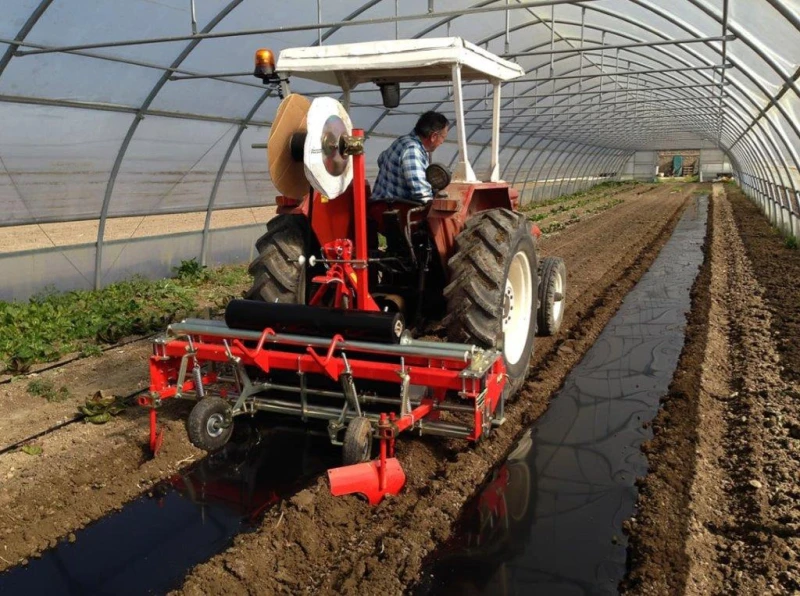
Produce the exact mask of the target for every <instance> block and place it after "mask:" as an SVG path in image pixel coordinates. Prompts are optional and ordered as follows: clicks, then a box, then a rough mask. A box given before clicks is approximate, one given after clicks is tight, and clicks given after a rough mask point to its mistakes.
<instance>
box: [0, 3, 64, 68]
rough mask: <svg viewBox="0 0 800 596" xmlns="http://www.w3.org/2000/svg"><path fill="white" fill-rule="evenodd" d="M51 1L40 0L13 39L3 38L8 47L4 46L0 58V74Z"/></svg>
mask: <svg viewBox="0 0 800 596" xmlns="http://www.w3.org/2000/svg"><path fill="white" fill-rule="evenodd" d="M52 3H53V0H42V1H41V2H40V3H39V5H38V6H37V7H36V8H35V9H34V10H33V11H31V14H30V16H29V17H28V20H26V21H25V24H24V25H22V27H21V28H20V30H19V31H17V34H16V36H14V39H13V40H3V41H4V42H5V43H7V44H8V48H6V51H5V53H4V54H3V57H2V58H0V76H2V74H3V71H4V70H5V69H6V66H8V63H9V62H11V58H12V57H13V56H14V53H15V52H16V51H17V50H18V49H19V46H20V45H22V44H21V42H22V41H23V40H24V39H25V38H26V37H27V36H28V33H30V32H31V29H33V27H34V25H36V23H38V22H39V19H41V18H42V15H43V14H44V13H45V11H46V10H47V9H48V8H49V7H50V5H51V4H52Z"/></svg>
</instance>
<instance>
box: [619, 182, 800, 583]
mask: <svg viewBox="0 0 800 596" xmlns="http://www.w3.org/2000/svg"><path fill="white" fill-rule="evenodd" d="M710 221H711V224H710V230H709V232H710V234H709V239H708V241H707V245H706V262H705V265H704V267H703V270H702V271H701V274H700V276H699V277H698V281H697V282H696V284H695V288H694V290H693V310H692V314H691V316H690V319H689V326H688V332H687V341H686V344H685V347H684V350H683V353H682V355H681V361H680V363H679V372H678V374H676V376H675V379H674V381H673V385H672V387H671V389H670V393H669V395H668V397H667V398H666V400H665V403H664V408H663V410H662V412H661V413H660V414H659V416H658V418H657V419H656V420H655V423H654V431H655V436H654V439H653V441H651V442H650V443H649V444H647V445H646V446H645V447H646V452H647V455H648V461H649V464H650V471H649V474H648V476H647V477H646V478H645V479H643V481H642V482H641V492H640V497H639V512H638V514H637V516H636V518H635V520H634V521H633V522H632V523H631V524H629V534H630V539H631V540H630V554H631V572H630V574H629V576H628V578H627V580H626V582H625V583H624V585H623V592H625V593H630V594H675V593H689V594H792V593H797V592H798V591H799V590H800V509H798V506H797V503H798V499H800V483H799V481H798V478H800V449H799V448H800V386H799V385H798V371H799V370H800V351H798V349H797V345H796V343H797V337H798V333H797V331H798V326H799V325H800V297H798V294H797V292H796V287H794V286H795V285H796V284H794V283H793V282H790V280H795V281H796V280H798V279H800V253H798V251H797V250H790V249H787V248H785V247H784V245H783V240H782V238H781V237H780V236H779V235H778V234H777V233H776V232H775V231H774V230H773V229H772V228H771V227H770V226H769V224H768V223H767V221H766V220H765V219H764V217H763V216H762V215H761V213H760V212H759V210H758V209H757V208H756V207H755V206H754V205H753V204H752V203H751V202H750V201H749V200H748V199H747V198H746V197H745V196H744V195H743V194H742V193H741V191H740V190H738V189H736V188H734V187H732V186H729V185H715V187H714V193H713V200H712V217H711V218H710Z"/></svg>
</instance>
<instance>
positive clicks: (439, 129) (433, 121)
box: [414, 112, 450, 152]
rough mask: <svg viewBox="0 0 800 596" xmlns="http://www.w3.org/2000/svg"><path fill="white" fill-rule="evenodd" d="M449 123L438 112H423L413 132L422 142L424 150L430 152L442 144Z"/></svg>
mask: <svg viewBox="0 0 800 596" xmlns="http://www.w3.org/2000/svg"><path fill="white" fill-rule="evenodd" d="M449 126H450V123H449V122H448V121H447V118H446V117H445V116H443V115H442V114H440V113H439V112H425V113H424V114H423V115H422V116H420V117H419V120H417V125H416V126H415V127H414V132H415V133H417V136H418V137H419V138H420V140H421V141H422V146H423V147H425V150H426V151H428V152H432V151H433V150H434V149H436V148H437V147H438V146H439V145H441V144H442V143H444V141H445V139H446V138H447V131H448V128H449Z"/></svg>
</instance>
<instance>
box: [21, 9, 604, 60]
mask: <svg viewBox="0 0 800 596" xmlns="http://www.w3.org/2000/svg"><path fill="white" fill-rule="evenodd" d="M582 1H583V2H584V3H586V2H596V1H598V0H582ZM556 4H574V0H528V1H527V2H520V3H518V4H512V5H510V6H506V5H502V6H481V7H478V8H472V9H463V8H461V9H458V10H446V11H442V12H435V13H429V12H424V13H418V14H410V15H405V16H402V17H380V18H374V19H362V20H357V21H356V20H346V21H332V22H330V23H313V24H309V25H287V26H285V27H270V28H266V29H246V30H242V31H230V32H225V33H200V34H198V35H175V36H169V37H154V38H143V39H128V40H122V41H106V42H98V43H91V44H78V45H70V46H59V47H52V48H47V49H40V50H31V51H27V52H15V55H16V56H31V55H35V54H50V53H53V52H71V51H74V50H89V49H96V48H118V47H123V46H138V45H148V44H156V43H170V42H176V41H194V40H204V39H220V38H226V37H245V36H248V35H270V34H275V33H293V32H296V31H310V30H314V29H328V28H333V27H336V28H341V27H359V26H364V25H381V24H386V23H394V22H395V21H401V22H405V21H418V20H424V19H431V18H442V17H460V16H467V15H472V14H483V13H491V12H500V11H508V10H527V9H529V8H541V7H543V6H553V5H556Z"/></svg>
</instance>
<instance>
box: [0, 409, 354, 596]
mask: <svg viewBox="0 0 800 596" xmlns="http://www.w3.org/2000/svg"><path fill="white" fill-rule="evenodd" d="M248 422H249V421H248V420H247V419H241V421H239V422H237V432H236V440H233V441H232V442H231V443H229V444H228V445H227V446H226V447H225V448H224V449H223V450H222V451H220V452H218V453H214V454H211V455H209V456H208V457H206V458H204V459H203V460H202V461H201V462H199V463H198V465H196V466H193V467H192V468H191V469H189V470H187V471H184V472H183V473H181V474H178V475H176V476H174V477H173V478H171V479H169V480H168V481H166V482H163V483H161V484H159V485H157V486H155V487H153V489H152V490H151V491H150V495H152V496H145V497H141V498H139V499H137V500H135V501H132V502H131V503H129V504H127V505H126V506H125V507H123V508H122V509H121V510H120V511H119V512H116V513H114V514H111V515H108V516H106V517H104V518H103V519H101V520H99V521H97V522H95V523H93V524H91V525H89V526H87V527H86V528H85V529H83V530H81V531H79V532H77V533H76V537H77V540H76V541H75V542H74V543H69V542H67V541H64V542H62V543H60V544H59V545H58V546H56V547H55V548H52V549H50V550H48V551H45V552H44V553H42V556H41V558H39V559H32V560H31V562H30V563H29V564H28V565H27V566H24V567H22V566H20V567H15V568H13V569H11V570H9V571H8V572H6V573H3V574H0V594H28V595H30V594H48V595H56V594H81V595H84V594H114V595H122V594H137V595H138V594H164V593H166V592H168V591H169V590H171V589H174V588H177V587H179V586H180V584H181V582H182V580H183V578H184V576H185V574H186V573H187V572H188V571H189V569H191V568H192V567H193V566H194V565H197V564H198V563H201V562H203V561H206V560H208V559H209V558H210V557H212V556H213V555H215V554H216V553H218V552H221V551H222V550H224V549H225V548H227V547H228V546H229V545H230V544H231V543H232V542H233V538H234V537H235V536H236V535H237V534H239V533H241V532H246V531H250V530H253V529H255V528H257V527H258V521H259V520H260V519H261V516H262V514H263V512H264V511H266V510H267V509H268V508H269V507H270V506H271V505H273V504H274V503H276V502H278V501H279V500H280V499H281V498H283V497H284V496H287V495H289V494H292V493H293V492H294V491H296V490H298V488H299V487H301V486H302V484H303V482H304V481H307V480H308V479H309V478H312V477H315V476H316V475H318V474H319V473H321V472H322V471H324V470H326V469H327V468H329V467H331V466H335V465H338V464H339V461H340V458H341V453H340V451H339V450H338V449H334V448H332V447H331V445H330V441H329V440H328V438H327V434H325V436H320V435H318V434H311V433H308V432H305V430H306V428H305V427H294V426H293V427H289V428H286V427H283V428H278V427H276V426H275V425H274V424H270V425H266V421H259V422H258V423H256V422H252V423H250V424H248Z"/></svg>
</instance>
